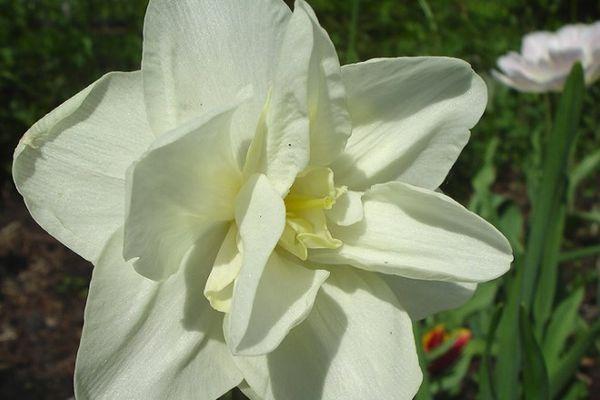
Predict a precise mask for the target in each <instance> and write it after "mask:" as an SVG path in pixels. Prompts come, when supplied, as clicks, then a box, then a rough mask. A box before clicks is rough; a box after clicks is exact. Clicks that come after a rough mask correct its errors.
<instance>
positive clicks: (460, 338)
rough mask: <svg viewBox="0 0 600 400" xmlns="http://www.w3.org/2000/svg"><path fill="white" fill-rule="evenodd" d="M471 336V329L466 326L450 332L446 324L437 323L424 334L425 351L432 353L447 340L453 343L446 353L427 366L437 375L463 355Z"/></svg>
mask: <svg viewBox="0 0 600 400" xmlns="http://www.w3.org/2000/svg"><path fill="white" fill-rule="evenodd" d="M471 336H472V335H471V331H470V330H468V329H466V328H461V329H458V330H456V331H454V332H452V333H448V331H446V329H445V327H444V325H437V326H435V327H434V328H433V329H431V330H430V331H428V332H427V333H426V334H425V335H423V338H422V343H423V349H424V350H425V353H431V352H432V351H433V350H435V349H436V348H439V347H440V346H442V345H443V344H445V343H446V342H448V341H452V344H451V345H450V347H448V349H447V350H446V351H445V352H444V353H442V354H441V355H438V356H437V357H436V358H434V359H433V360H431V361H430V362H429V365H428V367H427V369H428V370H429V372H430V373H431V374H433V375H436V374H439V373H441V372H443V371H444V370H446V369H447V368H448V367H449V366H451V365H452V364H454V363H455V362H456V361H457V360H458V359H459V358H460V356H461V355H462V353H463V351H464V349H465V347H466V345H467V344H468V343H469V341H470V340H471Z"/></svg>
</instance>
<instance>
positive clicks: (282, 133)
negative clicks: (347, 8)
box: [244, 10, 314, 195]
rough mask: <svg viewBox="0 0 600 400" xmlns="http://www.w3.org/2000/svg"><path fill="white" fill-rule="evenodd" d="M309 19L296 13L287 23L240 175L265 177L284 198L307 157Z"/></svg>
mask: <svg viewBox="0 0 600 400" xmlns="http://www.w3.org/2000/svg"><path fill="white" fill-rule="evenodd" d="M313 40H314V38H313V27H312V24H311V22H310V19H309V17H308V15H306V13H305V12H303V11H302V10H296V11H295V12H294V14H293V15H292V17H291V19H290V21H289V24H288V25H287V28H286V31H285V35H284V38H283V44H282V46H281V52H280V55H279V59H280V60H281V62H280V63H279V65H278V67H277V71H276V73H275V78H274V81H273V86H272V88H271V92H270V96H269V98H268V99H267V103H266V106H265V109H264V110H263V114H262V117H261V120H260V121H259V123H258V130H257V133H256V136H255V137H254V140H253V141H252V144H251V145H250V149H249V150H248V156H247V159H246V164H245V165H244V173H245V175H246V176H250V175H252V174H255V173H261V174H264V175H266V176H267V177H268V178H269V180H270V181H271V182H272V184H273V186H274V187H275V188H276V189H277V191H278V192H279V193H280V194H282V195H284V194H285V193H287V191H288V189H289V188H290V186H292V184H293V183H294V180H295V179H296V175H298V173H299V172H301V171H302V170H304V168H306V166H307V165H308V162H309V159H310V136H309V132H310V131H309V129H310V128H309V119H308V76H309V67H310V57H311V53H312V47H313Z"/></svg>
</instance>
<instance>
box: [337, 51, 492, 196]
mask: <svg viewBox="0 0 600 400" xmlns="http://www.w3.org/2000/svg"><path fill="white" fill-rule="evenodd" d="M342 77H343V81H344V83H345V85H346V89H347V91H348V109H349V110H350V115H351V118H352V125H353V131H352V136H351V137H350V139H349V140H348V145H347V148H346V153H345V154H344V155H342V156H341V157H340V158H339V159H338V160H337V161H335V162H334V164H332V168H333V169H334V171H335V173H336V182H338V183H340V184H344V185H348V186H349V187H350V188H351V189H353V190H365V189H367V188H368V187H370V186H371V185H373V184H376V183H382V182H387V181H390V180H396V179H397V180H400V181H403V182H407V183H410V184H413V185H417V186H420V187H424V188H428V189H435V188H437V187H438V186H439V185H440V184H441V183H442V181H443V180H444V179H445V177H446V175H447V173H448V171H449V169H450V167H451V166H452V164H454V162H455V161H456V158H457V157H458V155H459V153H460V152H461V150H462V148H463V147H464V145H465V144H466V143H467V140H468V138H469V129H470V128H472V127H473V126H474V125H475V124H476V123H477V121H478V120H479V118H480V117H481V115H482V114H483V111H484V110H485V106H486V102H487V89H486V86H485V83H484V82H483V80H482V79H481V78H480V77H479V76H478V75H477V74H475V73H474V72H473V70H472V69H471V67H470V66H469V64H467V63H466V62H464V61H462V60H457V59H452V58H444V57H415V58H396V59H376V60H371V61H367V62H364V63H359V64H352V65H346V66H344V67H343V68H342Z"/></svg>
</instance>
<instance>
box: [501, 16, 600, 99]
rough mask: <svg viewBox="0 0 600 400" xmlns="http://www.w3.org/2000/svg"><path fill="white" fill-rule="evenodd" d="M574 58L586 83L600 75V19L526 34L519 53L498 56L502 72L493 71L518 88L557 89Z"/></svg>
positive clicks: (560, 88)
mask: <svg viewBox="0 0 600 400" xmlns="http://www.w3.org/2000/svg"><path fill="white" fill-rule="evenodd" d="M577 61H579V62H581V64H582V66H583V69H584V72H585V82H586V84H588V85H590V84H592V83H593V82H595V81H596V80H597V79H598V78H599V77H600V21H598V22H596V23H594V24H591V25H583V24H575V25H566V26H564V27H563V28H561V29H560V30H558V31H557V32H555V33H554V32H533V33H530V34H527V35H525V37H524V38H523V45H522V47H521V53H520V54H519V53H515V52H510V53H508V54H507V55H505V56H502V57H500V58H499V59H498V68H500V70H501V72H498V71H492V73H493V74H494V76H495V77H496V79H498V80H499V81H500V82H502V83H504V84H505V85H508V86H510V87H512V88H515V89H517V90H519V91H521V92H549V91H560V90H562V88H563V86H564V84H565V81H566V79H567V76H568V75H569V71H570V70H571V67H572V66H573V64H575V63H576V62H577Z"/></svg>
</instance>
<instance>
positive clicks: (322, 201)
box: [279, 167, 347, 260]
mask: <svg viewBox="0 0 600 400" xmlns="http://www.w3.org/2000/svg"><path fill="white" fill-rule="evenodd" d="M346 190H347V189H346V188H345V187H338V188H336V187H335V186H334V183H333V172H332V171H331V170H330V169H329V168H325V167H309V168H307V169H306V170H304V172H302V173H301V174H300V175H298V177H297V178H296V180H295V182H294V184H293V185H292V187H291V188H290V192H289V193H288V195H287V196H286V198H285V199H284V203H285V209H286V224H285V229H284V231H283V235H282V236H281V239H279V245H280V246H281V247H282V248H284V249H285V250H287V251H289V252H290V253H292V254H294V255H295V256H296V257H298V258H299V259H301V260H306V259H307V258H308V249H323V248H327V249H336V248H338V247H340V246H341V245H342V242H341V241H340V240H338V239H335V238H333V237H332V236H331V233H330V232H329V230H328V229H327V217H326V215H325V211H326V210H330V209H331V208H332V207H333V205H334V204H335V201H336V199H337V198H338V197H340V196H341V195H342V194H344V193H345V192H346Z"/></svg>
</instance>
